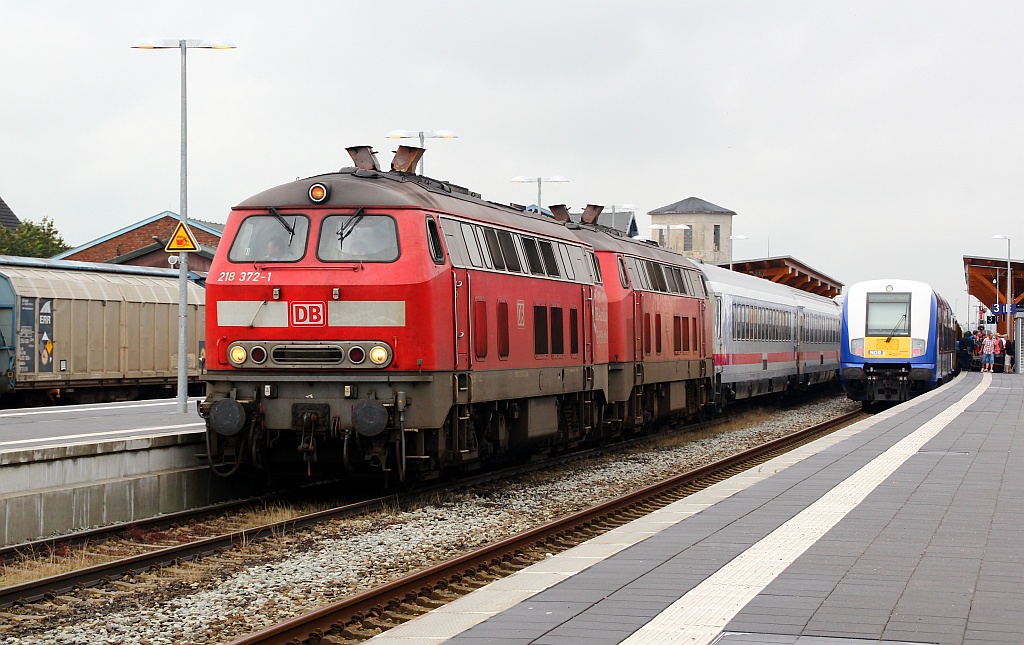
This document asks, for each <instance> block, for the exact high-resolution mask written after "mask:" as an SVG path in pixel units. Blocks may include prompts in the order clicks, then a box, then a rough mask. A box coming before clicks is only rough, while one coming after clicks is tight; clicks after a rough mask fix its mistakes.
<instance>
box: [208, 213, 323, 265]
mask: <svg viewBox="0 0 1024 645" xmlns="http://www.w3.org/2000/svg"><path fill="white" fill-rule="evenodd" d="M275 212H276V211H275ZM308 235H309V219H308V218H307V217H306V216H305V215H250V216H249V217H246V218H245V219H244V220H242V224H241V226H239V227H238V232H237V233H235V239H234V240H232V241H231V250H230V251H228V260H230V261H232V262H259V261H269V262H295V261H296V260H300V259H302V256H304V255H305V254H306V238H307V237H308Z"/></svg>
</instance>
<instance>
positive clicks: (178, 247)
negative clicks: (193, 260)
mask: <svg viewBox="0 0 1024 645" xmlns="http://www.w3.org/2000/svg"><path fill="white" fill-rule="evenodd" d="M164 250H165V251H167V252H168V253H194V252H195V251H198V250H199V242H196V238H195V236H194V235H192V231H190V230H189V229H188V227H187V226H185V222H178V228H176V229H174V234H173V235H171V239H169V240H167V246H165V247H164Z"/></svg>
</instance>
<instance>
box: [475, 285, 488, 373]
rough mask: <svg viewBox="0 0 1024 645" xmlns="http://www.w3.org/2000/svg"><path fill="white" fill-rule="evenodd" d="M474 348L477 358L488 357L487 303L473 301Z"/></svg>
mask: <svg viewBox="0 0 1024 645" xmlns="http://www.w3.org/2000/svg"><path fill="white" fill-rule="evenodd" d="M473 350H474V353H475V354H476V357H477V359H480V360H482V359H485V358H487V303H486V302H485V301H483V300H477V301H476V302H474V303H473Z"/></svg>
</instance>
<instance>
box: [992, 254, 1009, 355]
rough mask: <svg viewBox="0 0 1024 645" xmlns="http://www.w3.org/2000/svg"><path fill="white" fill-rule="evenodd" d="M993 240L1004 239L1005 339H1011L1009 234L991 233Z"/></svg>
mask: <svg viewBox="0 0 1024 645" xmlns="http://www.w3.org/2000/svg"><path fill="white" fill-rule="evenodd" d="M992 239H993V240H1006V339H1007V340H1013V316H1011V315H1010V308H1011V307H1010V304H1011V303H1012V302H1013V301H1012V300H1011V299H1010V298H1011V297H1012V294H1013V289H1012V288H1011V285H1012V284H1013V267H1012V266H1011V265H1010V236H1009V235H993V236H992Z"/></svg>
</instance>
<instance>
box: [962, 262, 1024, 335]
mask: <svg viewBox="0 0 1024 645" xmlns="http://www.w3.org/2000/svg"><path fill="white" fill-rule="evenodd" d="M1007 263H1009V269H1010V277H1011V280H1010V290H1011V292H1010V300H1011V301H1012V302H1013V303H1014V304H1016V305H1020V301H1021V298H1022V291H1024V289H1022V287H1024V262H1020V261H1018V260H1013V259H1010V260H1007V259H1006V258H980V257H972V256H968V255H965V256H964V280H965V281H966V282H967V293H968V294H969V295H972V296H974V297H975V298H977V299H978V300H980V301H981V303H982V304H984V305H985V306H986V307H987V308H988V309H990V310H991V309H992V305H994V304H1006V273H1007ZM1006 319H1007V317H1006V316H998V317H997V318H996V322H997V325H998V329H997V331H999V333H1001V334H1005V333H1007V330H1006ZM975 322H976V321H971V323H970V324H971V325H972V326H973V325H974V324H975Z"/></svg>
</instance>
